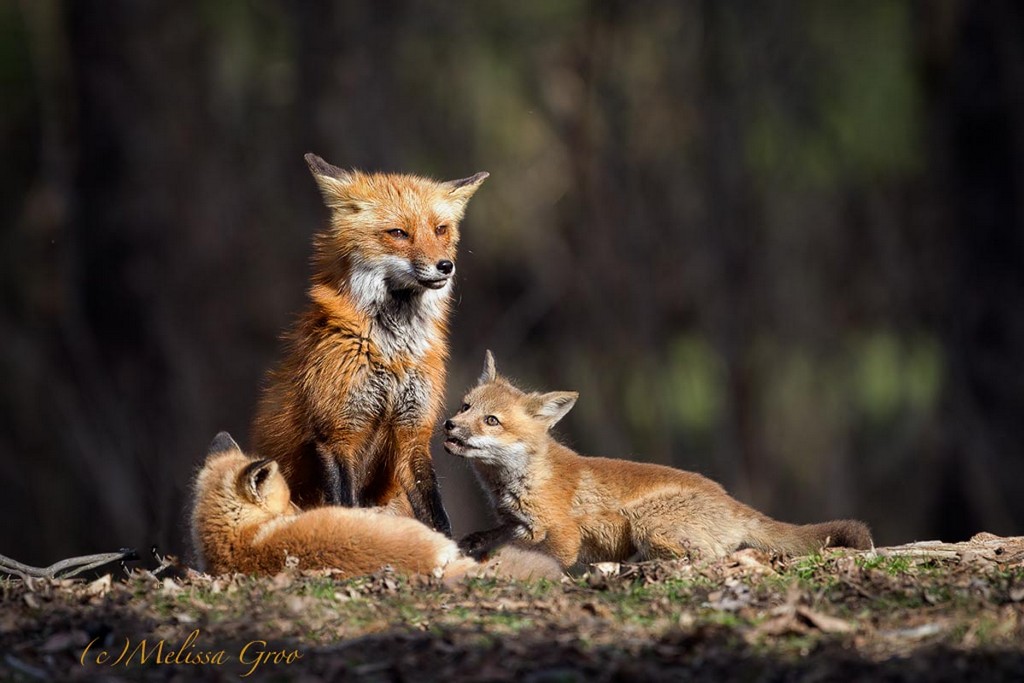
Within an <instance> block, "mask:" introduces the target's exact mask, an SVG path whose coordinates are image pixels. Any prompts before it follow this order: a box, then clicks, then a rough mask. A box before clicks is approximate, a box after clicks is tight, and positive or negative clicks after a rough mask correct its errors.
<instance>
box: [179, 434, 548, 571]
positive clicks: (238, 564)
mask: <svg viewBox="0 0 1024 683" xmlns="http://www.w3.org/2000/svg"><path fill="white" fill-rule="evenodd" d="M194 489H195V490H194V505H193V508H192V520H191V522H192V546H193V549H194V551H195V552H196V554H197V556H198V559H199V560H200V565H201V566H202V568H204V569H205V570H206V571H209V572H210V573H213V574H224V573H230V572H244V573H253V574H276V573H277V572H280V571H282V570H283V569H284V568H285V566H286V560H287V558H289V557H291V558H294V559H295V560H298V565H297V566H298V568H299V569H328V568H329V569H338V570H341V571H342V572H343V573H344V574H345V575H346V576H359V575H363V574H370V573H373V572H375V571H377V570H378V569H380V568H382V567H383V566H385V565H391V566H392V567H394V569H395V570H396V571H399V572H401V573H406V574H432V573H435V572H443V574H444V576H446V577H449V578H455V577H459V576H463V575H466V574H477V573H479V574H486V573H488V572H492V573H494V572H496V573H505V574H509V575H512V576H516V577H518V578H553V577H555V576H558V575H560V573H559V569H558V567H556V566H550V565H546V564H545V563H544V561H543V560H544V559H546V558H541V559H540V560H538V559H537V558H531V557H529V556H526V555H520V556H507V557H506V560H505V565H504V566H502V565H498V564H495V565H480V564H478V563H477V562H476V561H474V560H473V559H471V558H468V557H465V556H464V555H462V554H461V553H460V552H459V549H458V546H457V545H456V544H455V542H454V541H452V540H451V539H449V538H446V537H445V536H443V535H441V534H440V533H438V532H436V531H433V530H431V529H430V528H428V527H427V526H426V525H424V524H421V523H420V522H417V521H416V520H415V519H410V518H408V517H396V516H394V515H390V514H387V513H385V512H379V511H374V510H358V509H352V508H343V507H321V508H316V509H313V510H308V511H306V512H302V511H300V510H299V509H298V508H297V507H295V505H294V504H292V502H291V494H290V492H289V490H288V483H287V482H286V481H285V479H284V477H283V476H282V475H281V471H280V468H279V467H278V465H277V463H276V462H275V461H273V460H253V459H251V458H249V457H247V456H246V455H245V454H243V453H242V451H241V450H240V449H239V448H238V445H237V444H236V443H235V442H234V440H233V439H232V438H231V436H230V435H229V434H227V432H221V433H220V434H218V435H217V436H216V437H215V438H214V440H213V443H212V444H210V449H209V453H208V455H207V458H206V462H205V463H204V465H203V468H202V469H201V470H200V472H199V474H198V475H197V476H196V479H195V483H194ZM548 562H550V560H548Z"/></svg>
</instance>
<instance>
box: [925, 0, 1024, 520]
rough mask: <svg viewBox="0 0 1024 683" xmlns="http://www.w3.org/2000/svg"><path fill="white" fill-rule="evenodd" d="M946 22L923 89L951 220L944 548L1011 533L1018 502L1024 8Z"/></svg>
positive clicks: (1003, 5) (941, 509)
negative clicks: (978, 535)
mask: <svg viewBox="0 0 1024 683" xmlns="http://www.w3.org/2000/svg"><path fill="white" fill-rule="evenodd" d="M958 19H959V20H958V21H956V24H955V26H956V28H955V31H956V34H955V42H954V43H953V48H952V53H951V54H949V56H948V60H949V61H948V63H947V64H945V65H943V66H944V68H943V66H940V67H939V68H936V69H934V70H933V72H932V73H933V78H932V79H931V85H932V96H933V97H934V98H935V104H936V106H935V108H934V111H935V116H936V120H937V126H936V129H937V136H938V138H939V149H938V155H939V159H938V165H937V168H938V169H940V173H941V180H940V181H939V182H940V187H941V189H942V190H943V192H942V193H941V194H940V196H942V197H945V198H947V201H948V202H949V206H948V208H949V219H948V220H950V221H952V230H951V233H950V235H951V239H950V241H949V242H948V247H949V264H950V268H949V273H948V277H947V283H948V290H947V292H946V298H945V302H946V308H945V319H944V321H943V332H944V336H945V348H946V352H947V354H948V368H949V381H948V384H947V386H946V401H945V404H944V411H945V418H944V419H943V421H942V423H943V425H944V426H945V432H946V439H945V443H944V453H945V455H944V458H943V461H942V462H943V466H942V467H943V476H942V479H941V481H942V487H943V489H942V490H941V491H940V492H939V494H938V496H937V498H936V508H937V509H936V510H935V511H934V516H935V519H936V520H938V529H937V531H938V534H939V535H940V536H941V537H942V538H944V539H948V540H956V539H964V538H967V537H969V536H970V535H971V534H973V533H975V532H977V531H980V530H985V531H990V532H993V533H997V534H998V533H1013V532H1019V531H1020V528H1019V524H1020V520H1019V519H1018V520H1016V523H1015V520H1014V519H1013V517H1012V513H1011V512H1010V506H1009V505H1008V501H1009V500H1013V499H1015V500H1021V499H1022V498H1024V458H1022V457H1021V452H1020V445H1021V443H1022V442H1024V353H1022V349H1024V308H1022V307H1021V304H1020V302H1021V301H1024V270H1022V269H1021V263H1022V258H1024V139H1022V136H1021V127H1020V122H1021V121H1024V5H1021V4H1020V3H1017V2H1012V1H1009V0H999V1H993V2H985V3H970V2H969V3H964V5H963V7H962V8H961V11H960V14H959V17H958ZM931 54H932V55H933V56H934V57H933V58H934V59H937V60H942V59H943V57H944V55H943V54H942V53H941V51H936V50H935V49H933V50H932V51H931Z"/></svg>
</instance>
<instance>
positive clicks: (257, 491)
mask: <svg viewBox="0 0 1024 683" xmlns="http://www.w3.org/2000/svg"><path fill="white" fill-rule="evenodd" d="M276 473H277V462H275V461H274V460H256V461H255V462H251V463H249V464H248V465H246V467H245V469H244V470H242V475H241V477H240V479H241V483H242V485H243V486H244V489H245V493H246V495H247V496H248V497H249V499H250V500H252V502H254V503H258V502H260V501H261V500H263V499H264V498H265V497H266V493H267V484H268V483H269V482H270V480H271V479H272V478H273V476H274V475H275V474H276Z"/></svg>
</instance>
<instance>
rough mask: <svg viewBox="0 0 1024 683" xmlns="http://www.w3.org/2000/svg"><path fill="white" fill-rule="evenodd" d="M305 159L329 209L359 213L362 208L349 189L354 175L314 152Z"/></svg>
mask: <svg viewBox="0 0 1024 683" xmlns="http://www.w3.org/2000/svg"><path fill="white" fill-rule="evenodd" d="M305 158H306V163H307V164H309V170H310V172H312V174H313V179H314V180H316V184H317V186H318V187H319V188H320V194H321V195H323V198H324V203H325V204H326V205H327V208H329V209H336V210H348V211H358V210H359V209H360V208H362V207H361V205H360V204H359V203H358V202H356V201H354V200H353V198H352V197H350V196H349V195H350V193H349V191H348V187H349V185H351V184H352V174H351V173H350V172H349V171H346V170H344V169H341V168H338V167H337V166H333V165H331V164H329V163H327V162H326V161H324V160H323V159H321V158H320V157H318V156H317V155H315V154H313V153H312V152H310V153H308V154H307V155H306V157H305Z"/></svg>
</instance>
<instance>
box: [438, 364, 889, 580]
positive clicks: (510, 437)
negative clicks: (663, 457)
mask: <svg viewBox="0 0 1024 683" xmlns="http://www.w3.org/2000/svg"><path fill="white" fill-rule="evenodd" d="M577 396H578V394H576V393H575V392H568V391H555V392H550V393H525V392H523V391H520V390H519V389H517V388H516V387H515V386H513V385H512V384H511V383H510V382H509V381H508V380H506V379H505V378H503V377H501V376H499V375H498V374H497V372H496V371H495V367H494V357H493V356H492V355H491V353H490V351H488V352H487V356H486V359H485V363H484V372H483V374H482V375H481V377H480V380H479V383H478V384H477V386H476V387H475V388H474V389H472V390H471V391H470V392H469V394H468V395H467V396H466V397H465V399H464V403H463V405H462V409H461V410H459V412H458V414H456V415H455V416H453V417H452V418H450V419H449V420H447V421H446V422H445V432H446V435H447V438H446V440H445V442H444V447H445V450H447V451H448V452H449V453H451V454H453V455H457V456H462V457H464V458H467V459H468V460H469V461H470V463H471V464H472V467H473V469H474V471H475V472H476V475H477V477H478V479H479V480H480V482H481V483H482V484H483V486H484V488H485V489H486V490H487V493H488V494H489V496H490V498H491V501H492V503H493V504H494V506H495V508H496V510H497V514H498V517H499V520H500V525H499V526H498V527H497V528H494V529H491V530H488V531H482V532H477V533H474V534H470V535H469V536H467V537H466V538H464V539H463V540H462V542H461V543H460V544H459V545H460V547H462V549H463V551H464V552H466V553H467V554H469V555H471V556H472V557H476V558H478V559H479V558H481V557H484V556H486V555H487V554H488V553H490V552H491V551H492V550H493V549H495V548H497V547H499V546H501V545H503V544H505V543H509V542H514V543H515V544H517V545H520V546H522V547H526V548H535V549H538V550H541V551H543V552H546V553H548V554H550V555H551V556H553V557H554V558H555V559H556V560H557V561H558V563H559V564H560V565H561V566H562V567H563V568H568V567H571V566H572V565H573V564H575V563H576V562H606V561H622V560H627V559H630V558H634V557H635V558H638V559H641V560H646V559H655V558H674V557H681V556H684V555H690V554H698V555H699V556H701V557H703V558H705V559H707V558H714V557H718V556H721V555H725V554H727V553H729V552H732V551H734V550H736V549H738V548H740V547H743V546H750V547H754V548H760V549H763V550H768V551H779V552H784V553H791V554H804V553H810V552H813V551H815V550H817V549H819V548H821V547H822V546H825V545H837V546H849V547H853V548H868V547H870V546H871V534H870V533H869V531H868V528H867V526H865V525H864V524H863V523H862V522H857V521H850V520H842V521H833V522H825V523H823V524H810V525H805V526H799V525H794V524H786V523H783V522H777V521H775V520H773V519H771V518H769V517H767V516H766V515H763V514H761V513H760V512H758V511H757V510H754V509H753V508H751V507H748V506H747V505H744V504H743V503H740V502H739V501H737V500H735V499H733V498H731V497H730V496H729V494H727V493H726V492H725V489H723V488H722V487H721V486H719V485H718V484H717V483H715V482H713V481H711V480H709V479H706V478H705V477H702V476H701V475H699V474H695V473H693V472H684V471H682V470H677V469H673V468H671V467H665V466H663V465H654V464H649V463H637V462H629V461H626V460H610V459H607V458H590V457H582V456H579V455H577V454H576V453H574V452H573V451H572V450H570V449H568V448H566V447H565V446H563V445H562V444H560V443H558V442H557V441H555V440H554V439H553V438H552V437H551V436H550V435H549V434H548V430H549V429H550V428H551V427H552V426H553V425H554V424H555V423H556V422H558V421H559V420H560V419H562V418H563V417H564V416H565V414H566V413H568V412H569V410H570V409H571V408H572V407H573V405H574V404H575V403H576V399H577Z"/></svg>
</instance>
